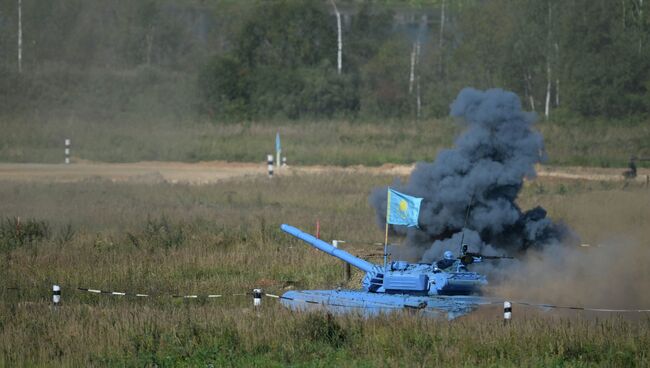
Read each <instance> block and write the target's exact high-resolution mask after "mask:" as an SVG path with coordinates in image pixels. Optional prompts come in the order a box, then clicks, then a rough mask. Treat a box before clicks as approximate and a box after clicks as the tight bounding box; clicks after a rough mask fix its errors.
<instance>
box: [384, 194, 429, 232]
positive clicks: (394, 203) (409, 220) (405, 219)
mask: <svg viewBox="0 0 650 368" xmlns="http://www.w3.org/2000/svg"><path fill="white" fill-rule="evenodd" d="M421 203H422V198H417V197H411V196H409V195H406V194H404V193H400V192H398V191H396V190H393V189H390V188H388V207H387V208H386V223H388V224H392V225H406V226H409V227H412V226H415V227H418V216H419V215H420V204H421Z"/></svg>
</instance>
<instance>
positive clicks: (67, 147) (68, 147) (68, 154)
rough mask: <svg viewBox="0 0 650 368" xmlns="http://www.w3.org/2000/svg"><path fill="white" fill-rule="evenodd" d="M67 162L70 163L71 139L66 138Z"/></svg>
mask: <svg viewBox="0 0 650 368" xmlns="http://www.w3.org/2000/svg"><path fill="white" fill-rule="evenodd" d="M65 163H66V165H67V164H69V163H70V139H69V138H66V139H65Z"/></svg>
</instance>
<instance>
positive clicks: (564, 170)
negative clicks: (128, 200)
mask: <svg viewBox="0 0 650 368" xmlns="http://www.w3.org/2000/svg"><path fill="white" fill-rule="evenodd" d="M413 167H414V166H413V165H390V164H386V165H383V166H380V167H366V166H360V165H358V166H349V167H338V166H293V167H285V168H280V169H277V168H276V170H275V174H276V175H281V176H282V175H288V174H294V173H305V174H322V173H362V174H376V175H394V176H406V175H408V174H409V173H410V172H411V171H412V170H413ZM623 171H624V169H621V168H607V169H603V168H587V167H551V166H539V167H538V168H537V172H538V175H539V176H540V177H548V178H560V179H577V180H596V181H622V180H624V178H623V176H622V172H623ZM266 174H267V173H266V164H265V163H261V162H260V163H258V164H256V163H233V162H222V161H213V162H198V163H183V162H158V161H152V162H135V163H96V162H78V163H73V164H70V165H64V164H19V163H0V180H9V181H25V182H77V181H89V180H90V181H92V180H94V179H103V180H111V181H114V182H141V183H162V182H167V183H187V184H209V183H215V182H218V181H222V180H226V179H231V178H240V177H254V176H263V175H266ZM648 175H650V170H647V169H641V170H639V173H638V176H637V178H636V179H635V180H636V181H639V182H646V180H648Z"/></svg>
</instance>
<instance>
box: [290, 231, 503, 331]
mask: <svg viewBox="0 0 650 368" xmlns="http://www.w3.org/2000/svg"><path fill="white" fill-rule="evenodd" d="M280 228H281V229H282V231H284V232H286V233H288V234H290V235H292V236H294V237H296V238H298V239H300V240H303V241H304V242H306V243H307V244H309V245H311V246H313V247H314V248H317V249H319V250H321V251H323V252H324V253H327V254H328V255H330V256H333V257H336V258H339V259H341V260H342V261H344V262H347V263H349V264H350V265H352V266H354V267H356V268H358V269H360V270H361V271H363V272H365V276H364V278H363V281H362V282H361V289H359V290H341V289H338V290H301V291H296V290H294V291H288V292H286V293H284V294H283V295H282V296H281V301H282V303H283V304H284V305H285V306H287V307H289V308H291V309H294V310H305V309H313V308H325V309H327V310H328V311H331V312H335V313H359V314H362V315H366V316H368V315H377V314H381V313H388V312H393V311H396V310H405V309H406V310H421V311H422V312H423V313H427V314H430V315H432V316H437V315H441V314H446V315H447V318H448V319H453V318H456V317H458V316H462V315H464V314H467V313H469V312H471V311H473V310H474V309H476V308H477V307H478V306H479V305H481V304H489V303H491V300H489V299H487V298H484V297H482V296H481V295H480V294H481V288H482V287H483V286H485V285H487V279H486V277H485V276H484V275H481V274H479V273H476V272H470V271H469V270H468V269H467V267H468V266H469V265H471V264H472V263H477V262H481V261H482V259H483V258H484V256H482V255H480V254H477V253H468V252H467V246H465V245H463V247H462V250H461V254H459V255H458V257H456V258H455V259H454V260H453V261H451V262H450V264H448V267H445V268H444V269H441V268H439V267H438V264H437V263H436V262H434V263H432V264H429V263H408V262H405V261H393V262H386V264H385V265H378V264H374V263H370V262H368V261H366V260H363V259H361V258H358V257H355V256H354V255H352V254H350V253H348V252H346V251H344V250H342V249H339V248H335V247H334V246H332V245H330V244H328V243H326V242H324V241H323V240H320V239H318V238H316V237H314V236H313V235H311V234H308V233H305V232H304V231H301V230H300V229H298V228H295V227H293V226H291V225H287V224H283V225H282V226H281V227H280ZM490 258H508V257H490Z"/></svg>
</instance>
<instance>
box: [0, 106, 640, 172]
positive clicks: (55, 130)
mask: <svg viewBox="0 0 650 368" xmlns="http://www.w3.org/2000/svg"><path fill="white" fill-rule="evenodd" d="M0 125H2V127H3V132H6V134H3V135H2V136H0V159H1V160H3V161H12V162H44V163H59V162H62V160H63V141H64V139H65V138H71V139H72V155H73V159H84V160H93V161H103V162H131V161H148V160H161V161H189V162H192V161H212V160H225V161H235V162H261V161H263V160H264V159H265V157H266V154H268V153H272V152H273V151H274V149H275V139H274V138H275V134H276V132H280V134H281V136H282V148H283V152H284V154H285V155H286V156H287V157H288V160H289V162H290V163H296V164H301V165H312V164H332V165H355V164H365V165H381V164H384V163H408V164H410V163H413V162H415V161H422V160H432V159H433V158H434V157H435V155H436V154H437V152H438V151H439V150H440V149H443V148H448V147H451V146H452V144H453V139H454V136H455V135H456V134H457V133H458V132H459V127H458V126H457V125H456V124H454V122H453V120H452V119H442V120H426V121H393V122H388V121H380V122H375V121H372V122H349V121H343V120H342V121H302V122H242V123H231V124H222V123H214V124H213V123H209V122H205V121H193V120H186V121H176V120H173V119H171V118H170V119H167V120H152V119H150V118H148V119H142V120H137V121H133V120H132V119H131V120H125V121H112V122H110V123H109V122H92V121H85V120H82V119H80V118H75V117H71V118H68V119H61V118H57V117H51V118H44V120H38V121H34V120H29V119H27V118H25V119H19V120H8V119H7V118H0ZM649 126H650V125H648V124H647V122H638V123H629V124H622V123H616V122H592V121H575V122H574V121H572V122H568V123H567V122H564V123H563V122H553V121H549V122H540V123H538V125H537V127H538V128H539V130H540V131H541V132H542V133H543V135H544V138H545V142H546V148H547V152H548V157H549V163H550V164H553V165H586V166H603V167H624V166H626V165H627V163H628V160H629V158H630V156H633V155H637V156H650V151H649V149H650V148H649V147H648V145H647V142H648V139H649V137H650V128H649ZM639 165H640V166H645V167H647V166H648V165H649V163H648V162H645V163H644V162H639Z"/></svg>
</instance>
